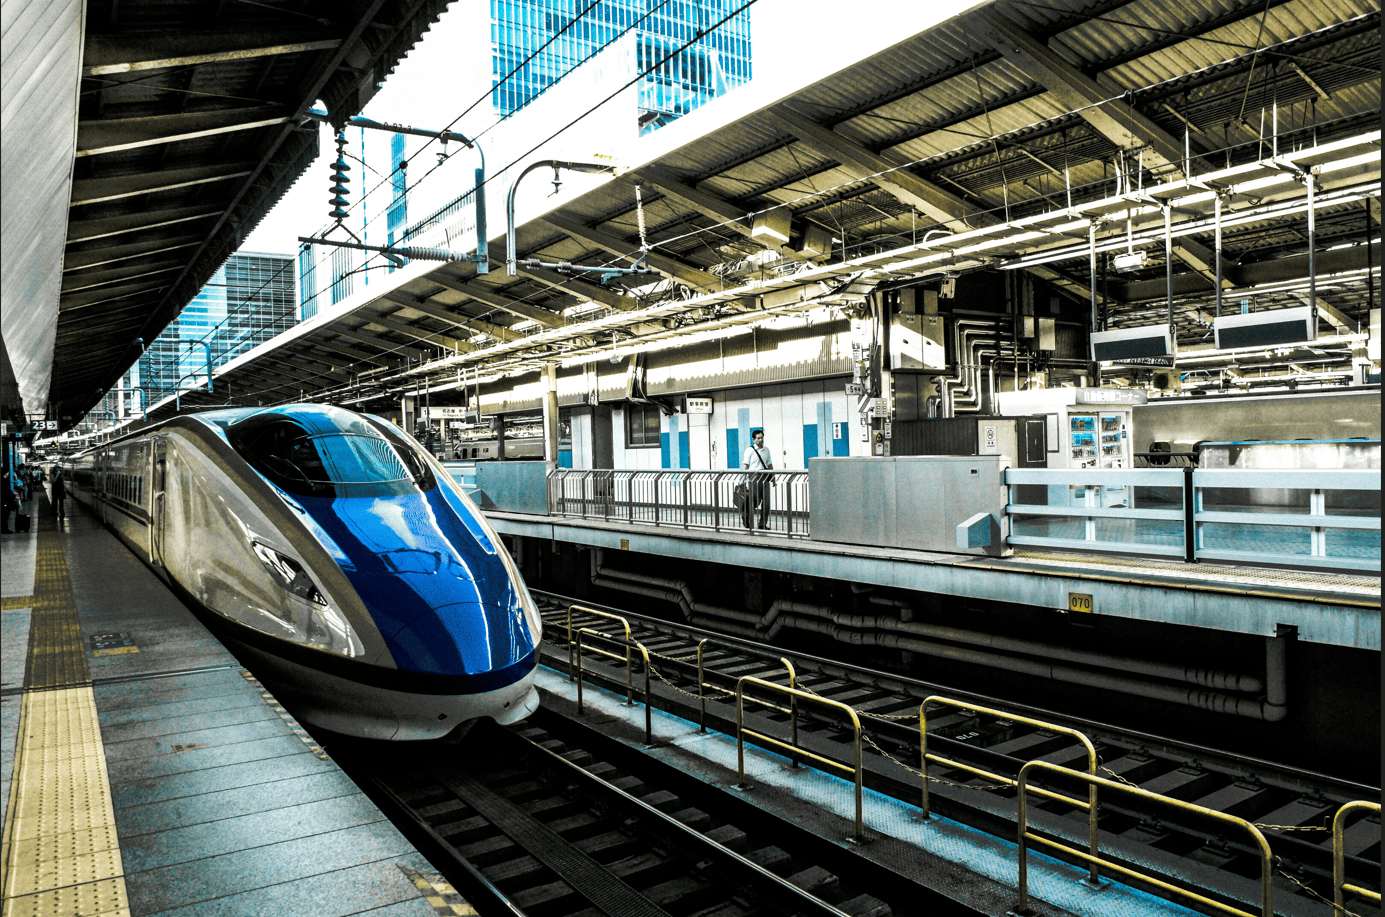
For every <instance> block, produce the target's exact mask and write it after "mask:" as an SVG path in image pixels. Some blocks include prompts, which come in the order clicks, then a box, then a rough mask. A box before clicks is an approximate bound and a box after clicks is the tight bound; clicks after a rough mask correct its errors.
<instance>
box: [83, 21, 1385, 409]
mask: <svg viewBox="0 0 1385 917" xmlns="http://www.w3.org/2000/svg"><path fill="white" fill-rule="evenodd" d="M122 9H123V7H122ZM1379 48H1380V8H1379V5H1378V4H1377V3H1373V2H1369V0H1190V2H1184V0H1180V2H1177V3H1173V2H1168V0H1128V2H1127V0H1097V2H1092V0H1048V2H1044V3H1037V2H1019V0H999V2H996V3H993V4H989V5H984V6H980V7H977V8H974V9H972V10H970V11H968V12H966V13H964V14H961V15H959V16H957V17H954V18H952V19H949V20H947V21H945V22H943V23H941V24H939V25H937V26H935V27H933V28H930V29H927V30H926V31H924V32H922V33H920V34H918V35H914V36H912V37H908V38H905V39H903V40H901V41H899V42H898V43H897V44H895V45H893V46H891V47H889V48H887V49H885V50H882V51H880V52H878V53H876V54H874V55H872V56H870V57H868V58H867V59H865V60H862V61H860V62H858V63H856V64H854V65H852V66H850V67H847V68H845V69H843V70H841V71H839V72H837V73H835V74H834V75H832V76H830V77H828V78H826V79H823V80H821V81H818V82H816V83H814V84H813V85H811V86H807V87H804V88H802V89H799V90H796V91H794V92H792V93H790V94H789V95H787V96H785V97H783V98H780V99H777V100H775V101H774V102H773V103H771V104H767V105H763V106H760V107H758V108H755V109H754V110H747V111H738V112H736V113H735V114H734V117H730V118H728V119H725V120H724V121H722V122H717V123H716V124H715V125H714V126H715V129H714V130H709V131H707V132H705V133H703V134H701V135H700V136H697V137H695V138H693V139H689V140H688V141H687V142H686V143H683V144H681V145H679V146H677V147H676V148H673V149H670V150H668V151H667V152H665V153H663V154H661V155H659V156H657V157H656V158H655V159H653V160H652V161H650V162H646V163H644V164H641V165H639V166H637V167H635V168H633V169H631V170H629V171H626V172H624V173H622V174H620V175H619V176H618V177H615V178H613V179H612V180H610V181H608V182H607V183H605V184H603V185H601V186H600V187H598V188H597V189H596V190H593V191H590V192H588V193H586V194H583V195H581V196H580V197H578V198H575V199H573V200H571V201H568V202H566V203H564V204H563V205H561V206H560V207H559V208H558V209H557V210H555V211H553V212H551V213H548V214H546V215H544V216H543V217H542V218H540V219H534V220H531V221H529V222H527V223H525V224H523V225H521V226H519V227H518V229H517V233H516V236H517V242H518V244H517V257H518V258H519V259H521V263H520V265H519V270H518V273H517V274H515V275H513V276H512V275H510V274H509V273H508V272H507V271H506V270H504V268H503V265H504V263H505V261H506V257H507V253H506V252H505V251H504V245H503V243H497V242H494V241H493V242H492V244H491V261H492V264H493V265H494V266H495V269H494V270H492V272H491V273H489V274H486V275H478V274H477V273H476V271H475V266H474V265H473V264H471V263H469V262H466V261H451V262H448V263H444V264H436V263H432V264H429V263H424V262H419V261H414V262H413V263H411V264H410V265H409V266H408V267H407V268H406V269H405V270H403V271H399V272H396V273H395V274H394V275H392V277H393V279H392V280H391V281H390V282H389V283H386V284H379V285H377V284H374V283H373V284H372V286H371V288H370V289H371V291H372V293H371V294H370V295H369V296H365V295H360V296H357V297H353V298H351V299H350V300H348V301H345V302H344V303H343V304H341V306H340V307H339V308H331V309H327V310H325V311H324V312H323V313H322V314H320V315H319V316H317V317H316V318H315V319H313V320H312V321H310V322H308V323H306V324H304V325H302V326H299V327H297V328H295V329H293V330H292V331H291V332H289V333H288V334H286V335H284V336H282V337H281V338H279V339H277V340H276V341H275V342H273V343H272V344H271V345H266V346H264V347H262V348H260V349H257V350H256V351H253V352H251V354H249V355H246V356H244V357H241V358H239V359H238V360H236V361H234V362H233V363H231V364H229V365H228V366H227V367H225V368H223V369H222V370H221V371H220V372H219V373H218V375H217V380H218V383H219V384H220V388H219V389H218V390H217V392H216V393H215V394H208V393H185V394H184V395H183V396H182V399H181V405H180V406H183V407H186V406H187V405H189V404H196V403H198V401H199V400H200V401H206V402H208V403H212V402H216V403H224V400H225V397H226V393H227V392H228V391H229V392H230V395H231V397H232V398H233V399H234V398H236V397H237V396H238V395H239V396H240V397H249V398H252V399H254V400H252V402H251V403H254V402H255V401H261V402H263V403H276V402H279V401H287V400H298V399H300V398H307V399H313V398H321V399H331V400H337V401H343V402H348V403H357V404H362V403H366V402H367V400H368V399H369V398H370V397H381V398H383V397H389V396H391V395H392V394H398V393H399V392H402V391H409V390H412V389H413V388H415V387H416V386H417V385H418V384H420V383H421V382H422V380H424V379H447V378H450V377H452V376H454V375H460V374H461V373H466V374H468V375H470V374H472V373H479V374H489V375H491V376H494V375H495V374H503V373H518V372H529V371H532V370H533V369H535V368H536V367H537V366H539V365H540V364H542V363H545V362H552V361H554V360H571V359H576V358H580V357H581V356H582V355H583V354H584V353H588V354H590V353H596V352H599V351H601V350H602V349H603V348H604V349H606V350H609V349H610V348H611V346H612V344H613V342H614V341H622V342H624V341H634V342H636V343H639V342H641V341H643V342H652V341H654V340H659V339H663V340H669V339H675V338H678V337H679V336H683V335H688V334H692V333H695V332H697V331H701V330H715V329H717V328H720V327H725V326H728V325H734V324H745V323H753V322H757V321H763V320H765V319H766V318H768V317H770V316H772V315H774V314H778V313H781V312H785V311H793V310H801V309H805V308H808V307H809V306H812V305H815V304H820V303H823V302H843V303H847V304H850V303H852V302H855V301H857V297H858V295H859V292H860V291H861V290H862V289H869V288H870V287H873V286H878V285H880V284H901V283H911V282H918V281H928V280H930V279H932V280H938V279H941V278H943V277H945V276H954V277H955V276H958V275H962V274H966V273H968V272H971V271H977V270H985V269H1014V270H1016V271H1017V272H1019V273H1020V274H1023V275H1027V276H1030V277H1036V278H1039V279H1041V280H1042V281H1044V282H1046V283H1048V284H1050V285H1051V288H1052V289H1054V290H1058V291H1061V292H1062V294H1063V295H1066V296H1068V297H1071V298H1072V299H1075V300H1080V301H1085V300H1086V299H1087V298H1088V297H1089V296H1090V290H1091V286H1092V283H1091V276H1090V272H1089V260H1088V258H1089V255H1088V241H1089V237H1088V232H1089V227H1090V226H1091V225H1096V227H1097V234H1098V241H1099V245H1100V248H1101V250H1102V252H1103V254H1104V253H1105V252H1108V251H1110V252H1119V251H1122V250H1124V249H1125V248H1126V247H1127V246H1131V247H1136V248H1141V249H1143V250H1145V251H1146V252H1147V254H1148V258H1147V260H1146V262H1145V264H1144V265H1143V266H1142V267H1136V268H1135V269H1134V270H1132V271H1130V272H1128V273H1119V274H1117V273H1111V274H1109V275H1107V274H1106V272H1103V276H1102V278H1101V279H1100V283H1099V288H1100V289H1099V298H1100V300H1101V306H1100V308H1101V309H1102V310H1104V312H1105V318H1106V321H1107V324H1108V327H1113V328H1119V327H1123V326H1129V325H1144V324H1158V323H1159V322H1161V321H1163V319H1164V317H1165V314H1166V309H1167V308H1168V306H1167V303H1166V296H1169V294H1170V293H1171V294H1172V300H1173V311H1172V321H1173V324H1174V325H1175V326H1176V328H1177V335H1178V338H1179V342H1180V350H1181V351H1187V350H1194V349H1197V348H1199V347H1206V346H1207V344H1206V339H1207V338H1208V337H1209V332H1210V328H1211V313H1212V311H1213V309H1214V308H1215V306H1214V303H1215V281H1216V277H1217V267H1218V265H1217V259H1216V258H1215V255H1214V247H1215V238H1214V236H1215V228H1214V223H1213V220H1212V215H1213V210H1214V207H1215V206H1216V203H1215V202H1216V201H1217V200H1218V199H1219V198H1220V200H1221V201H1222V208H1223V211H1224V212H1223V217H1224V230H1223V233H1222V235H1223V238H1222V245H1223V250H1222V256H1221V278H1222V290H1223V294H1224V295H1225V296H1227V297H1234V298H1235V299H1237V300H1239V299H1241V298H1243V297H1245V298H1248V299H1249V300H1250V302H1251V305H1250V308H1252V309H1268V308H1278V307H1282V306H1285V305H1298V304H1300V303H1302V301H1303V300H1304V298H1305V297H1306V296H1307V295H1308V294H1307V292H1306V290H1307V287H1306V281H1307V277H1308V269H1309V261H1310V259H1309V256H1308V252H1309V250H1308V244H1307V234H1308V220H1307V216H1306V214H1305V212H1304V210H1305V208H1304V198H1305V195H1306V184H1305V182H1306V181H1307V179H1308V176H1309V175H1312V176H1313V178H1314V181H1315V184H1314V190H1315V192H1316V194H1317V195H1318V201H1317V203H1318V206H1317V207H1316V209H1315V210H1314V216H1315V221H1314V226H1313V231H1314V233H1315V234H1316V241H1317V245H1316V246H1315V254H1316V263H1315V265H1314V267H1315V273H1316V275H1317V276H1318V277H1319V278H1320V282H1319V284H1318V289H1317V290H1316V302H1317V306H1318V310H1319V316H1320V318H1321V319H1322V320H1323V322H1324V323H1325V324H1324V328H1327V329H1329V330H1330V329H1333V328H1335V329H1339V330H1343V331H1351V332H1356V331H1362V330H1364V328H1365V326H1366V324H1367V323H1368V322H1369V310H1370V308H1371V305H1372V304H1373V303H1374V295H1375V294H1374V284H1375V282H1376V276H1378V264H1379V253H1378V250H1376V249H1375V248H1374V247H1373V245H1378V235H1379V181H1380V146H1379V141H1380V133H1379V100H1380V56H1379ZM731 101H732V99H730V98H728V99H727V100H725V102H726V103H730V102H731ZM714 108H715V106H707V107H706V108H705V109H703V110H700V111H699V112H695V113H694V114H693V115H689V116H687V118H686V120H689V121H691V119H692V118H694V117H703V118H704V121H706V122H708V123H710V119H711V118H712V117H713V109H714ZM731 109H732V106H730V105H728V110H731ZM672 127H678V123H677V122H675V124H674V125H673V126H672ZM669 129H671V128H665V130H669ZM636 186H639V187H640V189H641V192H642V195H643V211H644V216H645V221H646V239H647V241H648V243H649V251H648V254H647V256H646V258H645V261H644V262H643V263H645V264H647V265H648V266H649V267H651V268H653V269H654V270H656V271H657V272H658V275H659V277H662V278H663V279H665V280H666V282H665V283H662V284H648V283H647V282H646V285H644V286H638V285H636V284H634V283H633V282H631V280H630V279H629V278H617V279H616V280H615V282H609V283H604V284H603V283H601V282H599V281H598V279H597V277H596V276H595V275H593V274H591V273H589V272H580V271H567V270H563V269H561V268H559V269H554V268H551V267H539V266H534V265H533V264H532V262H543V263H546V264H562V263H568V264H573V265H586V266H592V265H610V266H626V267H629V266H630V265H631V264H632V263H634V262H635V259H636V258H638V257H639V255H640V253H641V245H640V233H639V227H638V213H637V210H636V207H635V187H636ZM1165 210H1167V213H1168V218H1169V225H1170V228H1171V233H1170V236H1171V238H1172V245H1171V250H1172V259H1166V258H1165V252H1164V227H1165V223H1164V219H1165ZM785 214H787V216H788V217H789V219H788V220H787V221H784V220H783V216H784V215H785ZM776 231H777V233H778V234H776ZM783 235H787V236H788V241H787V243H786V244H784V245H782V246H781V245H780V241H781V236H783ZM1370 239H1376V240H1377V241H1376V242H1375V243H1368V240H1370ZM525 260H529V261H531V264H530V265H528V266H526V265H524V264H523V261H525ZM1372 267H1375V268H1376V271H1377V273H1376V274H1373V273H1372V270H1371V269H1372ZM178 276H179V277H180V278H182V277H183V275H182V274H180V275H178ZM655 279H657V278H655ZM180 282H181V281H180ZM177 289H178V290H180V291H181V292H180V293H179V294H178V295H177V296H173V295H172V293H171V292H170V294H169V296H171V297H172V298H170V299H167V300H165V301H164V302H166V303H167V304H169V305H170V306H171V304H172V303H173V302H175V301H177V299H179V298H182V299H183V301H186V299H189V298H190V297H191V294H192V293H193V292H195V289H192V288H190V287H189V286H188V285H187V283H183V285H182V286H180V287H178V288H177ZM106 308H110V309H111V313H112V314H113V315H116V314H119V313H118V311H117V310H118V309H119V308H120V307H117V306H108V307H106ZM173 311H176V309H175V310H173ZM104 312H105V308H99V309H97V310H95V311H91V312H89V313H88V315H90V316H93V317H95V316H98V315H102V316H103V315H104ZM150 314H151V316H152V315H153V313H150ZM162 314H163V313H162V312H160V313H158V315H162ZM169 314H170V317H171V314H172V313H171V312H170V313H169ZM164 320H165V321H166V319H164ZM122 334H123V335H124V343H125V344H126V345H127V346H128V343H129V337H130V336H131V334H132V332H129V331H123V332H122ZM118 341H119V338H117V340H116V341H113V342H112V343H111V345H110V346H111V347H112V348H115V347H117V344H118ZM1353 341H1354V342H1355V346H1358V347H1359V346H1362V345H1361V344H1360V342H1359V341H1360V339H1359V338H1355V339H1348V340H1347V341H1346V343H1345V344H1344V348H1345V349H1343V347H1338V348H1337V350H1336V351H1332V347H1331V346H1330V345H1327V344H1323V345H1322V346H1321V347H1319V348H1317V349H1318V350H1320V351H1322V350H1325V351H1332V352H1330V353H1327V355H1326V357H1325V359H1326V360H1327V361H1335V362H1336V363H1338V364H1340V363H1341V361H1342V360H1347V361H1349V360H1350V351H1351V347H1352V343H1353ZM1338 351H1340V352H1338ZM133 356H134V354H133V353H127V354H125V355H124V357H123V359H124V361H125V364H126V365H128V363H129V362H130V360H132V359H133ZM1282 356H1283V360H1297V361H1299V363H1300V364H1301V363H1302V362H1303V361H1306V360H1311V359H1313V354H1312V353H1308V354H1304V353H1290V354H1284V355H1282ZM1286 365H1287V364H1286ZM122 368H123V367H122ZM107 381H109V380H107ZM223 383H224V384H223ZM98 385H99V384H98ZM92 391H97V389H93V390H92ZM88 397H89V396H88ZM171 409H172V406H171V405H170V406H169V407H168V408H166V409H164V410H171Z"/></svg>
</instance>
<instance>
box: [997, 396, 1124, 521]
mask: <svg viewBox="0 0 1385 917" xmlns="http://www.w3.org/2000/svg"><path fill="white" fill-rule="evenodd" d="M996 397H997V399H998V401H999V404H1000V410H1001V412H1002V413H1005V414H1011V415H1026V416H1031V417H1042V418H1043V419H1044V421H1045V423H1046V424H1047V425H1048V449H1049V452H1048V467H1049V468H1066V469H1070V470H1078V469H1083V468H1088V469H1100V470H1103V471H1105V470H1113V471H1114V470H1117V469H1121V468H1133V467H1135V463H1134V455H1133V451H1134V450H1133V448H1132V444H1131V429H1132V427H1133V423H1132V419H1133V416H1134V410H1135V405H1137V404H1144V403H1146V402H1147V401H1148V400H1149V396H1148V394H1147V393H1146V392H1145V390H1144V389H1131V388H1088V387H1084V388H1044V389H1036V390H1031V391H1024V392H1000V393H999V394H998V395H997V396H996ZM1125 491H1126V488H1124V487H1122V486H1120V485H1115V484H1106V485H1103V490H1102V501H1101V502H1102V504H1103V505H1105V506H1128V505H1129V502H1128V499H1127V498H1128V494H1126V492H1125ZM1073 499H1074V492H1072V491H1070V490H1068V489H1067V488H1061V487H1060V488H1050V492H1049V501H1048V502H1049V505H1050V506H1054V505H1070V504H1071V503H1072V502H1073Z"/></svg>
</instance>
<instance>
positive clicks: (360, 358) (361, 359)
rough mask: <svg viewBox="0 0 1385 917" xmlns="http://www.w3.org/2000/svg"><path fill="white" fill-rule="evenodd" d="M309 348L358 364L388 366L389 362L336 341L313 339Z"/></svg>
mask: <svg viewBox="0 0 1385 917" xmlns="http://www.w3.org/2000/svg"><path fill="white" fill-rule="evenodd" d="M309 347H310V348H313V349H316V350H325V351H327V352H328V353H331V354H335V355H337V356H342V357H349V358H350V359H352V360H355V361H356V362H358V363H372V364H374V365H376V366H389V365H390V364H389V361H388V360H387V359H385V358H384V357H381V356H379V355H376V354H369V353H366V352H365V351H364V350H357V349H356V348H354V347H347V346H346V345H345V344H342V343H340V342H338V341H323V340H320V339H314V340H313V341H311V342H310V344H309ZM343 369H345V367H343Z"/></svg>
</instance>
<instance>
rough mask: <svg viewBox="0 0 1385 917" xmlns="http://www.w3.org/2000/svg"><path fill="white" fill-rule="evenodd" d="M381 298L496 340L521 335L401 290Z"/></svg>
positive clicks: (511, 339)
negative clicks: (459, 313)
mask: <svg viewBox="0 0 1385 917" xmlns="http://www.w3.org/2000/svg"><path fill="white" fill-rule="evenodd" d="M381 298H382V299H388V300H389V301H390V302H393V303H398V304H399V305H401V306H404V307H405V308H409V309H413V310H414V311H415V312H419V313H422V314H423V315H427V316H431V317H432V318H435V319H437V320H438V321H440V322H447V323H448V324H449V325H455V326H456V327H458V328H463V329H467V330H473V331H480V332H482V333H483V334H489V335H490V336H491V337H493V338H495V339H496V340H498V341H513V340H515V339H517V338H519V337H521V335H518V334H516V333H515V332H513V331H511V330H510V329H509V328H506V327H505V326H504V325H497V324H494V323H492V322H488V321H485V320H484V319H479V318H472V317H471V316H469V315H458V314H456V313H455V312H449V311H448V310H447V308H446V307H445V306H442V305H441V304H437V305H434V304H433V303H431V302H428V301H427V300H426V299H419V298H417V297H415V296H413V295H411V294H409V293H405V292H404V291H402V290H394V291H392V292H389V293H386V294H385V295H384V296H382V297H381Z"/></svg>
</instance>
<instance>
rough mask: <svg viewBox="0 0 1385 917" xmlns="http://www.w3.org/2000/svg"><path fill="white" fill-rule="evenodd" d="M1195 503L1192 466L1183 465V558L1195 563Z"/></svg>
mask: <svg viewBox="0 0 1385 917" xmlns="http://www.w3.org/2000/svg"><path fill="white" fill-rule="evenodd" d="M1196 516H1197V505H1196V502H1195V495H1194V492H1193V466H1192V465H1185V466H1184V467H1183V559H1184V560H1185V561H1187V562H1188V563H1190V564H1194V563H1197V521H1196V518H1195V517H1196Z"/></svg>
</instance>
